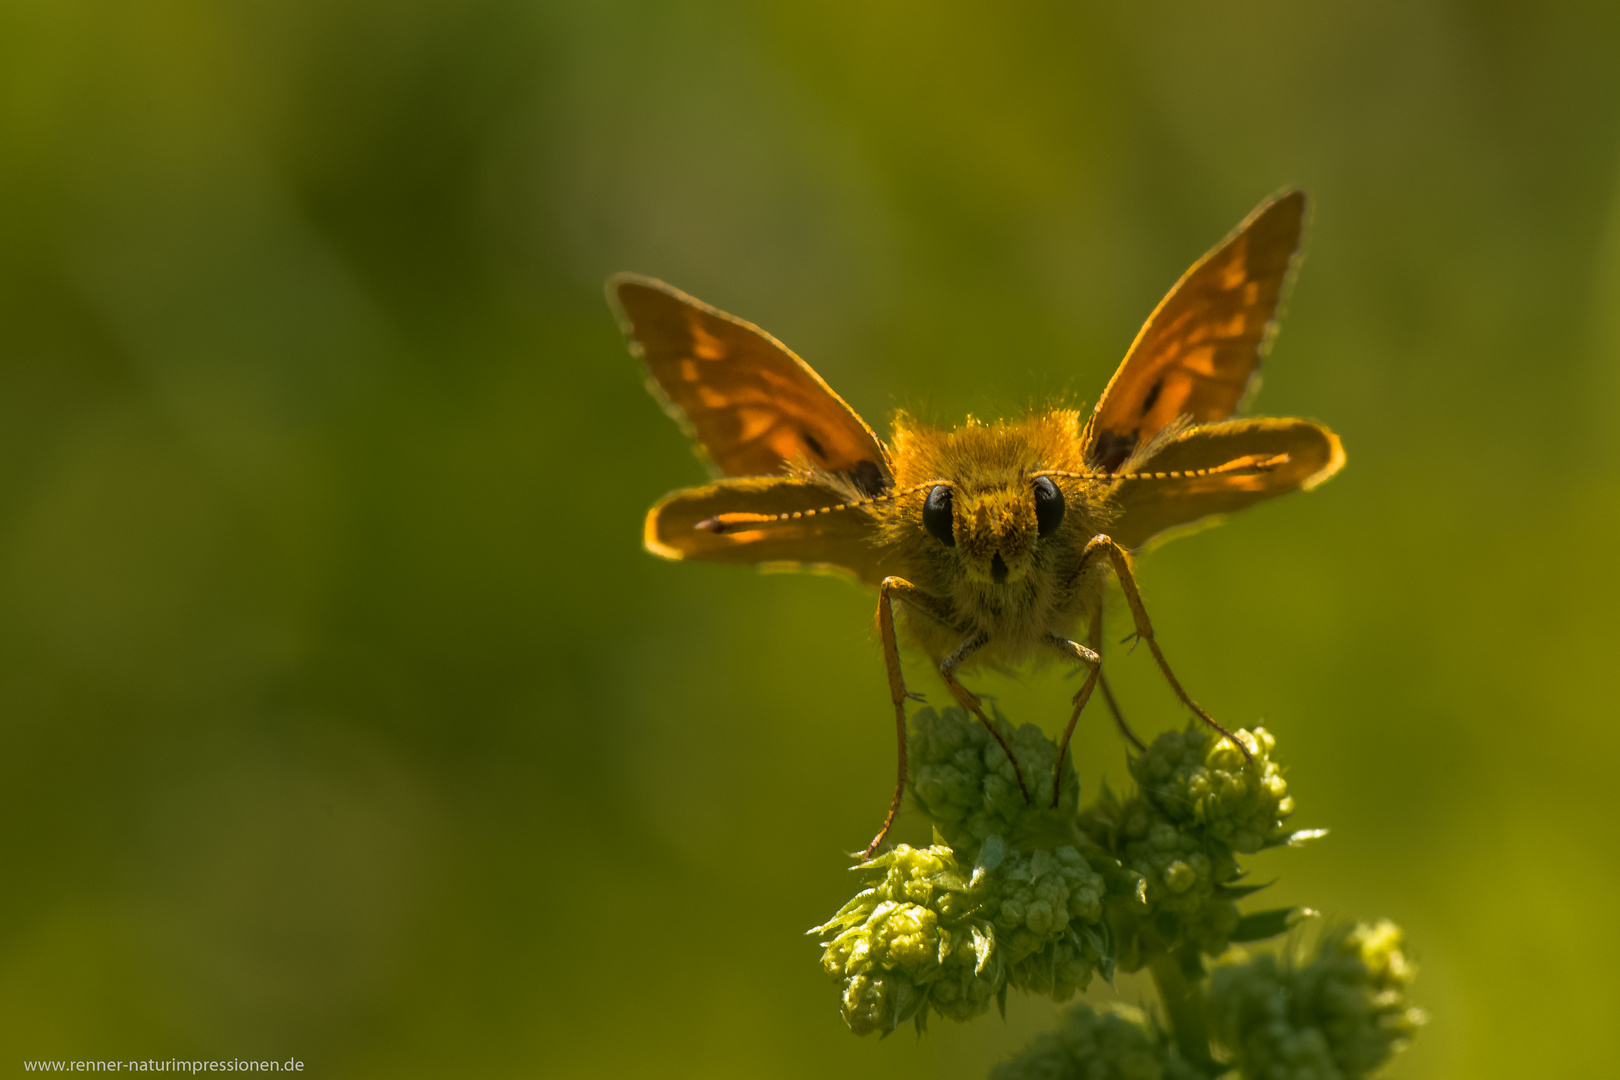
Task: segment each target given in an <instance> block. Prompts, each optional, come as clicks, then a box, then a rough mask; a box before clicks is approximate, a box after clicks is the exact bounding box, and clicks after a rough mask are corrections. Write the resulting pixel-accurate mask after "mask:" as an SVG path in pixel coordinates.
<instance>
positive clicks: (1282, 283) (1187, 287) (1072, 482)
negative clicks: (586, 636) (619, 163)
mask: <svg viewBox="0 0 1620 1080" xmlns="http://www.w3.org/2000/svg"><path fill="white" fill-rule="evenodd" d="M1305 205H1306V203H1305V195H1304V193H1303V192H1301V191H1297V190H1295V191H1287V192H1284V193H1282V194H1280V195H1277V196H1275V197H1273V198H1272V199H1269V200H1267V201H1266V202H1264V203H1262V204H1261V205H1260V206H1259V207H1258V208H1257V209H1255V211H1254V212H1253V213H1251V214H1250V215H1249V216H1248V217H1247V218H1245V219H1244V221H1243V222H1242V223H1241V224H1239V225H1238V227H1237V228H1236V229H1234V230H1233V231H1232V233H1231V234H1230V235H1228V236H1227V237H1226V239H1225V240H1223V241H1221V243H1220V244H1218V245H1217V246H1216V247H1215V248H1214V249H1213V250H1211V251H1210V252H1209V253H1208V254H1206V255H1205V256H1204V257H1203V258H1201V259H1199V260H1198V261H1197V262H1196V263H1194V264H1193V266H1192V268H1191V269H1189V270H1188V271H1187V272H1186V273H1185V274H1184V275H1182V278H1181V280H1180V281H1178V282H1176V284H1175V286H1174V287H1173V288H1172V289H1171V290H1170V292H1169V294H1168V295H1166V296H1165V298H1164V299H1163V300H1162V301H1160V303H1159V306H1158V307H1157V308H1155V309H1154V311H1153V313H1152V314H1151V315H1150V316H1149V317H1148V320H1147V322H1146V324H1144V325H1143V327H1142V329H1141V331H1140V332H1139V333H1138V334H1137V336H1136V340H1135V341H1134V342H1133V343H1132V344H1131V347H1130V349H1129V351H1127V352H1126V354H1125V359H1124V360H1123V361H1122V362H1121V363H1120V365H1119V369H1118V370H1117V371H1115V373H1114V377H1113V378H1112V379H1110V380H1109V382H1108V385H1107V386H1106V387H1105V388H1104V389H1103V392H1102V396H1101V397H1100V398H1099V399H1098V401H1097V404H1096V407H1095V408H1093V409H1092V411H1091V413H1090V415H1089V416H1086V415H1082V413H1081V412H1080V411H1078V410H1075V409H1070V408H1050V409H1044V410H1037V411H1034V412H1031V413H1029V414H1028V415H1025V416H1022V417H1019V418H1015V419H1002V420H997V421H995V422H994V423H985V422H981V421H976V420H973V419H971V418H970V419H969V420H968V421H967V422H966V423H964V424H962V425H961V426H958V427H956V428H953V429H945V428H940V427H935V426H930V425H928V424H925V423H922V422H920V421H918V420H915V419H914V418H912V417H911V416H909V415H907V414H906V413H904V412H900V413H897V414H896V415H895V416H894V418H893V423H892V430H891V434H890V437H889V440H888V441H887V442H884V441H883V440H882V439H880V438H878V436H877V433H876V432H874V431H873V430H872V427H871V426H870V425H869V424H867V423H866V421H865V420H863V419H861V417H860V416H859V414H857V413H856V412H855V410H854V409H852V408H850V407H849V405H848V404H847V403H845V401H844V400H843V399H842V398H840V397H839V396H838V394H837V393H835V392H834V391H833V389H832V388H831V387H830V386H828V385H827V383H826V382H825V381H823V380H822V378H821V377H820V376H819V375H817V374H816V372H815V371H814V370H812V369H811V367H810V366H809V365H808V364H806V363H805V362H804V361H803V360H801V359H799V357H798V356H796V355H794V353H793V352H792V351H791V350H789V349H788V348H787V346H785V345H783V344H782V343H781V342H779V341H777V340H776V339H775V338H773V337H771V336H770V335H769V334H767V333H766V332H765V331H763V330H761V329H759V328H758V327H757V326H754V325H752V324H751V323H747V322H744V321H743V320H741V319H738V318H736V317H734V316H731V315H728V314H726V313H725V312H723V311H719V310H717V309H715V308H713V307H710V306H709V305H707V304H704V303H702V302H701V301H698V300H696V299H694V298H693V297H691V296H688V295H687V294H685V293H683V292H681V291H680V290H678V289H675V288H672V287H671V286H669V285H666V284H664V283H663V282H661V281H657V280H655V279H652V278H647V277H641V276H638V275H633V274H620V275H616V276H615V277H613V278H611V279H610V280H609V281H608V300H609V304H610V305H611V306H612V307H613V308H614V310H615V313H616V314H617V315H618V317H619V320H620V323H621V325H622V327H623V329H624V331H625V334H626V335H627V336H628V338H629V340H630V349H631V352H632V353H633V354H634V355H636V356H639V357H640V358H641V360H642V362H643V363H644V364H645V365H646V369H647V372H648V374H649V376H650V379H649V381H648V386H649V389H651V391H652V392H653V394H654V395H655V396H656V397H657V398H658V399H659V400H660V401H661V402H662V403H663V405H664V407H665V409H666V411H668V413H669V414H670V415H671V416H672V417H674V419H675V420H676V421H677V422H678V423H679V424H681V425H682V427H683V428H685V430H686V431H687V433H688V434H689V435H690V436H691V437H692V438H693V440H694V441H695V442H696V444H697V447H698V449H699V450H700V451H701V453H702V455H703V456H705V457H706V458H707V459H708V461H709V462H710V463H711V464H712V466H713V469H714V472H715V474H716V478H715V479H714V481H713V482H712V483H709V484H706V485H703V486H701V487H693V488H686V489H684V490H680V491H676V492H673V493H672V494H670V495H668V496H666V497H665V498H664V499H663V500H661V501H660V502H659V503H658V504H657V505H655V506H654V507H653V508H652V509H651V510H650V511H649V512H648V514H647V519H646V524H645V529H644V537H643V539H644V543H645V546H646V547H647V549H648V550H649V551H651V552H653V553H654V554H656V555H660V556H663V557H664V558H667V559H704V560H708V561H712V562H726V563H745V564H755V565H769V566H773V567H784V566H785V567H796V568H803V569H821V570H834V571H837V572H840V573H843V574H846V575H849V576H851V577H853V578H854V579H856V580H857V581H859V582H862V583H864V584H865V585H867V586H870V587H871V588H874V589H876V590H877V594H878V605H877V626H878V635H879V638H880V640H881V645H882V651H883V659H884V664H885V667H886V670H887V674H888V685H889V697H890V702H891V704H892V706H893V709H894V718H895V726H896V738H897V742H898V745H899V768H898V771H897V773H898V774H897V778H896V782H895V790H894V795H893V798H892V800H891V802H890V805H889V811H888V815H887V816H886V817H885V818H884V821H883V825H882V828H881V829H880V830H879V831H878V834H877V836H876V837H874V838H873V840H872V842H871V843H870V844H869V845H868V846H867V847H866V850H865V851H864V852H862V857H863V858H869V857H870V856H871V855H872V854H873V853H874V852H875V851H877V850H878V848H879V846H880V845H881V844H882V843H883V841H884V839H885V838H886V837H887V835H888V833H889V829H890V827H891V826H892V825H893V823H894V819H895V815H896V813H898V811H899V809H900V804H901V800H902V798H903V796H904V792H905V785H906V710H905V703H906V701H907V700H908V699H914V698H916V697H917V695H914V694H912V693H910V692H909V691H908V690H907V688H906V684H905V680H904V678H903V676H902V672H901V664H900V649H899V637H898V635H899V633H901V632H904V633H905V634H906V635H907V636H908V637H909V638H910V639H912V640H913V641H915V642H916V643H917V644H918V645H920V646H921V647H922V649H923V650H924V651H925V652H926V653H927V654H928V655H929V656H930V657H931V658H932V660H933V662H934V663H935V664H936V665H937V667H938V671H939V674H940V676H941V677H942V678H943V679H944V682H945V685H946V687H947V688H948V689H949V691H950V693H951V695H952V696H953V697H954V698H955V700H956V701H957V702H958V703H959V704H960V705H961V706H962V707H963V708H965V709H967V710H968V711H969V712H971V713H972V714H973V715H974V716H976V717H978V719H979V720H980V721H982V722H983V723H984V724H985V726H986V727H987V728H989V730H990V733H991V734H992V735H993V736H994V737H995V739H996V741H997V742H998V743H1000V744H1001V748H1002V749H1003V750H1004V751H1006V752H1007V756H1008V758H1009V759H1010V760H1011V761H1012V764H1013V768H1014V771H1015V772H1014V775H1015V776H1016V777H1017V779H1018V783H1019V785H1020V787H1022V788H1023V791H1024V797H1025V799H1026V800H1028V799H1030V798H1031V797H1032V794H1031V787H1030V784H1031V781H1032V779H1033V778H1030V777H1026V776H1025V775H1024V773H1023V770H1022V769H1021V768H1020V766H1019V765H1018V762H1017V759H1016V758H1014V757H1013V754H1012V752H1011V749H1010V748H1009V747H1008V746H1007V744H1006V742H1005V741H1004V740H1003V738H1002V734H1001V732H1000V731H999V730H998V728H997V726H996V725H995V724H993V723H991V721H990V720H989V718H988V717H986V716H985V714H984V711H983V708H982V703H981V701H980V699H979V698H978V697H977V696H976V695H975V694H973V693H972V692H971V691H969V690H967V689H966V688H965V687H963V686H962V684H961V683H960V682H959V681H958V678H957V676H958V674H959V673H960V672H961V671H963V670H965V669H967V668H969V667H971V666H973V665H989V666H997V667H1008V666H1017V665H1022V664H1026V663H1028V662H1030V661H1032V660H1036V659H1040V658H1042V657H1048V658H1051V657H1056V658H1060V659H1063V660H1067V661H1068V662H1070V663H1072V664H1073V665H1075V668H1076V670H1077V671H1078V670H1084V671H1085V672H1086V673H1087V675H1086V678H1085V680H1084V682H1083V684H1082V685H1081V686H1080V689H1079V691H1078V692H1077V693H1076V694H1075V695H1074V698H1073V701H1072V710H1071V713H1070V717H1069V721H1068V726H1067V727H1066V728H1065V730H1064V733H1063V738H1062V741H1061V743H1060V744H1059V753H1058V758H1057V769H1055V770H1054V773H1053V776H1052V777H1051V780H1050V785H1049V786H1050V791H1051V802H1052V805H1054V806H1055V805H1057V799H1058V783H1059V778H1060V775H1061V770H1062V766H1063V763H1064V755H1065V754H1066V753H1067V750H1068V745H1069V740H1070V737H1071V736H1072V734H1073V732H1074V727H1075V724H1076V722H1077V721H1078V720H1079V717H1080V714H1081V711H1082V710H1083V709H1084V708H1085V707H1086V704H1087V703H1088V702H1089V700H1090V698H1091V696H1092V694H1093V692H1094V690H1095V689H1096V687H1097V686H1098V685H1099V684H1100V685H1101V686H1102V689H1103V696H1104V698H1105V700H1106V701H1107V703H1108V706H1109V708H1110V710H1111V712H1112V713H1113V715H1114V718H1115V722H1116V724H1117V725H1118V727H1119V729H1120V731H1121V733H1122V735H1123V736H1124V737H1125V738H1127V739H1129V740H1130V741H1132V742H1133V743H1135V744H1136V745H1137V746H1138V748H1140V747H1141V742H1140V740H1138V739H1137V738H1136V737H1135V735H1134V734H1132V733H1131V731H1130V729H1129V727H1128V726H1127V725H1126V724H1125V722H1124V720H1123V718H1122V717H1121V716H1120V714H1119V710H1118V708H1117V706H1116V705H1115V703H1114V699H1113V695H1112V693H1111V692H1110V690H1109V688H1108V685H1107V682H1106V681H1105V680H1104V679H1103V677H1102V641H1103V631H1102V612H1103V593H1104V588H1105V584H1106V581H1107V578H1108V577H1109V576H1112V577H1113V578H1115V579H1116V580H1117V582H1118V583H1119V586H1120V588H1121V590H1122V591H1123V593H1124V595H1125V600H1126V603H1127V605H1128V607H1129V609H1130V614H1131V618H1132V621H1133V623H1134V630H1135V635H1134V636H1135V637H1136V638H1137V639H1138V640H1140V641H1142V642H1145V643H1146V644H1147V646H1148V649H1149V650H1150V651H1151V653H1152V655H1153V658H1154V660H1155V661H1156V662H1157V664H1158V667H1159V669H1160V671H1161V672H1162V673H1163V675H1164V677H1165V679H1166V680H1167V681H1168V682H1169V684H1170V687H1171V688H1172V689H1173V690H1174V692H1175V694H1176V696H1177V697H1178V698H1179V699H1180V701H1181V702H1182V704H1183V705H1185V706H1186V707H1187V708H1188V709H1190V710H1191V711H1192V712H1193V713H1194V714H1196V715H1197V716H1198V717H1200V718H1201V719H1202V720H1203V721H1204V722H1205V723H1207V724H1209V725H1210V726H1211V727H1213V728H1214V729H1215V730H1217V731H1219V732H1220V733H1221V734H1222V735H1223V736H1224V737H1226V738H1228V739H1231V740H1232V742H1233V743H1234V744H1236V745H1237V746H1238V747H1239V749H1242V750H1243V752H1244V755H1245V757H1248V756H1249V752H1248V750H1247V748H1245V747H1243V745H1242V743H1240V742H1239V741H1238V740H1237V739H1236V738H1235V736H1233V734H1232V733H1231V732H1230V731H1228V730H1227V729H1226V728H1225V727H1223V726H1221V725H1220V724H1219V723H1217V722H1216V721H1215V719H1214V718H1213V717H1211V716H1210V715H1209V713H1207V712H1206V711H1205V710H1204V709H1203V708H1202V707H1200V706H1199V705H1198V704H1197V703H1196V702H1195V701H1194V700H1193V699H1192V698H1191V697H1190V696H1189V695H1188V693H1187V691H1186V690H1185V689H1184V688H1183V687H1182V685H1181V682H1180V681H1179V680H1178V679H1177V678H1176V676H1175V674H1174V672H1173V671H1172V670H1171V668H1170V664H1169V662H1168V661H1167V660H1166V659H1165V656H1164V653H1163V651H1162V650H1161V648H1160V646H1159V643H1158V640H1157V639H1156V638H1155V637H1154V633H1153V625H1152V622H1151V621H1150V620H1149V618H1148V614H1147V610H1146V608H1145V607H1144V606H1143V603H1142V597H1141V592H1140V590H1139V589H1138V587H1137V582H1136V576H1135V565H1134V555H1135V553H1136V552H1138V551H1139V550H1140V549H1141V548H1142V547H1143V546H1144V545H1146V544H1147V543H1148V542H1149V541H1152V540H1154V539H1155V538H1161V539H1162V538H1165V537H1168V536H1170V535H1173V534H1174V533H1175V532H1177V531H1178V530H1182V529H1185V528H1189V527H1192V526H1193V525H1194V523H1198V522H1205V521H1207V520H1208V519H1212V518H1214V517H1216V516H1217V515H1223V514H1227V513H1230V512H1232V511H1235V510H1240V509H1242V508H1243V507H1246V506H1249V505H1251V504H1253V503H1256V502H1259V501H1260V500H1262V499H1268V498H1271V497H1272V496H1275V495H1281V494H1284V493H1286V492H1290V491H1294V490H1296V489H1302V490H1309V489H1311V488H1313V487H1315V486H1317V485H1318V484H1320V483H1322V482H1323V481H1324V480H1326V479H1328V478H1329V477H1330V476H1332V475H1333V474H1334V473H1336V472H1337V471H1338V470H1339V469H1340V468H1341V467H1342V466H1343V465H1344V460H1345V457H1344V449H1343V447H1342V445H1341V444H1340V441H1339V438H1338V436H1336V435H1335V434H1334V433H1333V432H1332V431H1330V430H1328V429H1327V428H1326V427H1324V426H1322V425H1321V424H1317V423H1314V422H1312V421H1309V420H1300V419H1271V418H1253V419H1233V418H1232V417H1233V414H1234V413H1235V412H1236V411H1237V410H1238V408H1239V406H1240V405H1241V404H1242V402H1243V401H1244V399H1245V397H1246V395H1247V393H1248V391H1250V390H1251V389H1252V388H1253V386H1254V384H1255V382H1256V381H1257V380H1256V374H1257V372H1258V370H1259V367H1260V362H1261V360H1262V358H1263V357H1264V356H1265V354H1266V352H1267V349H1268V347H1269V345H1270V342H1271V338H1272V336H1273V333H1274V330H1275V324H1276V316H1277V309H1278V303H1279V301H1280V299H1281V297H1282V296H1283V293H1284V291H1285V287H1286V285H1287V284H1288V282H1289V279H1290V276H1291V271H1292V268H1293V267H1294V265H1295V263H1296V254H1297V252H1298V250H1299V242H1300V236H1301V233H1302V231H1303V227H1304V218H1305ZM1081 627H1085V628H1086V633H1085V637H1086V641H1085V642H1084V643H1082V642H1081V641H1079V640H1077V638H1078V636H1079V631H1080V628H1081ZM1046 790H1047V785H1046V784H1045V783H1044V778H1042V782H1041V783H1040V786H1038V787H1037V791H1038V793H1039V794H1040V795H1041V796H1042V797H1043V798H1044V797H1045V795H1046Z"/></svg>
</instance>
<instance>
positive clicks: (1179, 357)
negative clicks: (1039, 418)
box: [1082, 191, 1305, 472]
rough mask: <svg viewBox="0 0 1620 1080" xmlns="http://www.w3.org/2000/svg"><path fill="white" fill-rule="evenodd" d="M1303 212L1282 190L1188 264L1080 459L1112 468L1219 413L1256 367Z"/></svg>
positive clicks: (1125, 366)
mask: <svg viewBox="0 0 1620 1080" xmlns="http://www.w3.org/2000/svg"><path fill="white" fill-rule="evenodd" d="M1304 219H1305V193H1304V192H1302V191H1290V192H1286V193H1285V194H1282V195H1279V196H1277V197H1276V198H1273V199H1271V200H1270V201H1268V202H1265V203H1263V204H1261V206H1260V207H1259V208H1258V209H1256V210H1255V211H1254V213H1252V214H1250V215H1249V216H1248V218H1246V219H1245V220H1244V222H1243V223H1242V224H1241V225H1239V226H1238V227H1237V228H1236V229H1235V230H1233V232H1232V234H1231V235H1230V236H1228V237H1227V238H1226V239H1225V240H1224V241H1222V242H1221V244H1220V245H1219V246H1218V247H1216V248H1215V250H1213V251H1211V252H1210V253H1209V254H1207V255H1205V256H1204V257H1203V258H1202V259H1200V260H1198V262H1196V263H1194V264H1193V267H1192V269H1190V270H1188V271H1187V272H1186V274H1184V275H1182V278H1181V280H1180V281H1178V282H1176V285H1175V288H1173V289H1171V290H1170V292H1169V294H1168V295H1167V296H1166V297H1165V298H1164V299H1163V300H1161V301H1160V302H1159V306H1158V307H1157V308H1156V309H1154V312H1153V314H1152V315H1150V316H1149V317H1148V321H1147V323H1146V324H1145V325H1143V327H1142V329H1141V332H1140V333H1138V334H1137V335H1136V341H1135V342H1134V343H1132V345H1131V348H1130V351H1129V352H1127V353H1126V354H1125V359H1124V361H1123V362H1122V363H1121V364H1120V365H1119V370H1118V371H1116V372H1114V377H1113V378H1112V379H1111V380H1109V383H1108V386H1107V388H1106V389H1104V390H1103V393H1102V397H1101V398H1100V399H1099V400H1098V402H1097V408H1096V411H1095V412H1094V413H1093V414H1092V416H1091V420H1090V421H1089V422H1088V423H1087V425H1086V430H1085V433H1084V435H1083V437H1082V438H1083V440H1084V441H1083V445H1084V446H1085V448H1086V461H1087V464H1089V465H1091V466H1092V467H1094V468H1101V469H1107V470H1108V471H1110V472H1113V471H1115V470H1117V469H1118V468H1119V467H1120V465H1121V464H1123V463H1124V461H1125V460H1126V459H1127V458H1129V457H1130V456H1131V454H1132V453H1133V452H1134V451H1135V450H1136V449H1137V448H1138V447H1139V446H1143V445H1145V444H1146V443H1147V441H1148V440H1149V439H1151V438H1152V437H1153V435H1154V434H1155V433H1157V432H1158V431H1160V430H1161V429H1162V428H1164V427H1165V425H1167V424H1169V423H1171V422H1172V421H1174V420H1176V419H1178V418H1180V417H1183V416H1186V417H1190V418H1191V419H1192V420H1193V422H1195V423H1208V422H1210V421H1213V420H1224V419H1226V418H1227V417H1229V416H1231V415H1232V412H1233V410H1234V409H1236V408H1237V406H1238V402H1239V401H1241V400H1242V398H1243V394H1244V391H1245V390H1246V389H1248V386H1249V381H1250V379H1251V378H1252V377H1253V376H1254V373H1255V371H1256V370H1257V369H1258V368H1259V366H1260V358H1261V356H1262V355H1263V354H1264V352H1265V349H1266V346H1267V344H1268V341H1269V338H1270V336H1271V330H1272V326H1273V321H1274V319H1275V317H1276V314H1277V302H1278V300H1279V298H1280V297H1281V296H1282V291H1283V286H1284V284H1285V282H1286V280H1287V278H1288V271H1289V267H1290V266H1291V265H1292V263H1293V259H1294V253H1295V252H1296V251H1297V250H1298V249H1299V238H1300V233H1301V230H1302V228H1303V225H1304Z"/></svg>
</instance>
